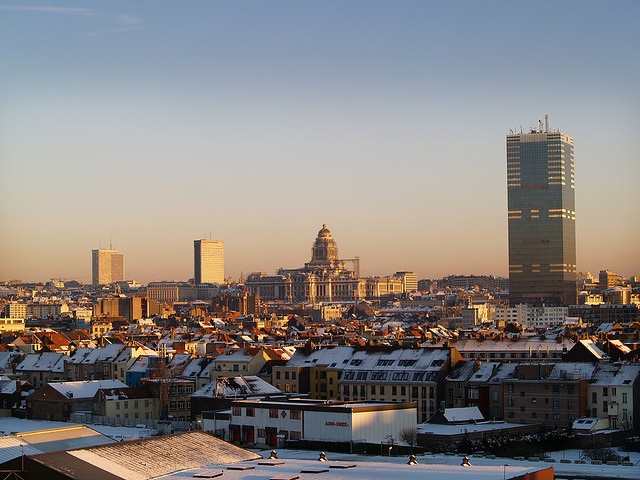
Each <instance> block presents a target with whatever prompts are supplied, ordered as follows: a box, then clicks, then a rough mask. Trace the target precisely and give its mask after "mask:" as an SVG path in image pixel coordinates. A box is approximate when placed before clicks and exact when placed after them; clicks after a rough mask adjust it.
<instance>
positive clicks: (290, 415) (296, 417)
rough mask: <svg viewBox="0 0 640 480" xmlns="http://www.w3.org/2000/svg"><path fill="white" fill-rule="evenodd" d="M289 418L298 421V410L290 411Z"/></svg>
mask: <svg viewBox="0 0 640 480" xmlns="http://www.w3.org/2000/svg"><path fill="white" fill-rule="evenodd" d="M289 418H291V420H300V410H291V412H290V413H289Z"/></svg>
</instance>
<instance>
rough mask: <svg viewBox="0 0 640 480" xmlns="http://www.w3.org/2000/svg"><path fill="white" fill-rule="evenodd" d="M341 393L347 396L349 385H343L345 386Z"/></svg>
mask: <svg viewBox="0 0 640 480" xmlns="http://www.w3.org/2000/svg"><path fill="white" fill-rule="evenodd" d="M342 394H343V395H344V396H345V397H348V396H349V385H345V386H344V387H343V390H342Z"/></svg>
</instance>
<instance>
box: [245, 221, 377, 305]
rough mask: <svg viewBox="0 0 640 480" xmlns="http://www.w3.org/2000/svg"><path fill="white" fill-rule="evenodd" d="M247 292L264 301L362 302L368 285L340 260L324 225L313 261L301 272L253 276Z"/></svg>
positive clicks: (313, 248) (316, 242)
mask: <svg viewBox="0 0 640 480" xmlns="http://www.w3.org/2000/svg"><path fill="white" fill-rule="evenodd" d="M245 286H246V288H247V291H248V292H249V293H251V294H254V295H258V296H260V298H261V299H263V300H285V301H302V302H318V301H324V302H330V301H349V300H359V299H363V298H364V296H365V293H366V282H365V281H364V280H362V279H360V277H359V275H358V273H357V272H355V271H352V270H347V268H346V267H345V262H344V261H343V260H340V259H338V246H337V245H336V242H335V240H334V239H333V235H331V231H330V230H329V229H328V228H327V226H326V225H325V224H323V225H322V228H321V229H320V231H319V232H318V235H317V237H316V240H315V242H314V243H313V246H312V247H311V261H310V262H307V263H305V265H304V267H302V268H298V269H280V270H279V271H278V274H277V275H267V274H266V273H263V272H260V273H252V274H251V275H249V276H248V277H247V280H246V281H245Z"/></svg>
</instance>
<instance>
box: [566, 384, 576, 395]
mask: <svg viewBox="0 0 640 480" xmlns="http://www.w3.org/2000/svg"><path fill="white" fill-rule="evenodd" d="M574 392H575V386H574V385H567V393H568V394H569V395H573V394H574Z"/></svg>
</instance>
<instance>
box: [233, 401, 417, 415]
mask: <svg viewBox="0 0 640 480" xmlns="http://www.w3.org/2000/svg"><path fill="white" fill-rule="evenodd" d="M232 405H233V406H236V407H254V408H281V409H294V410H305V411H318V412H336V411H338V412H339V411H345V412H346V411H348V412H356V413H357V412H374V411H383V410H405V409H411V408H416V403H415V402H333V401H328V402H324V401H321V400H319V401H311V400H307V401H304V400H292V401H287V402H283V401H270V400H238V401H235V402H233V403H232Z"/></svg>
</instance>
